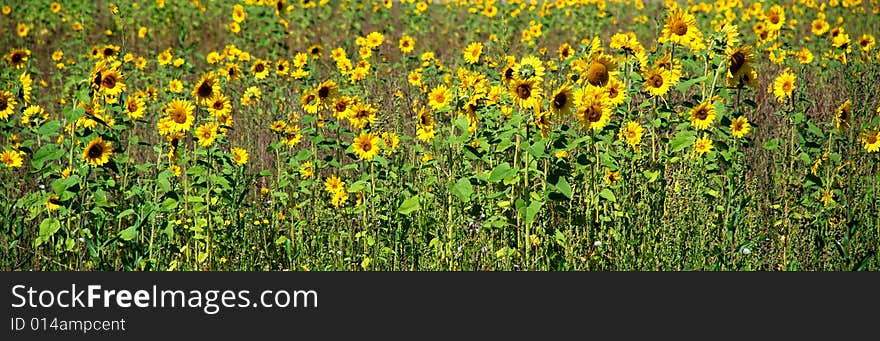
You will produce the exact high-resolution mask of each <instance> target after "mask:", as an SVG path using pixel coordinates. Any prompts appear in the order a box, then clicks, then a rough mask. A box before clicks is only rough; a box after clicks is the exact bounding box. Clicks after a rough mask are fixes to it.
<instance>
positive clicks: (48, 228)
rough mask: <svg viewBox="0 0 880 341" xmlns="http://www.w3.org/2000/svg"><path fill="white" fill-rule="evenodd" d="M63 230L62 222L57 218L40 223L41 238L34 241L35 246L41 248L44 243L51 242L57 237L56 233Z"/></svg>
mask: <svg viewBox="0 0 880 341" xmlns="http://www.w3.org/2000/svg"><path fill="white" fill-rule="evenodd" d="M60 229H61V222H60V221H58V219H57V218H46V219H43V221H42V222H40V236H39V237H38V238H37V240H35V241H34V244H35V246H40V244H42V243H43V242H44V241H47V240H49V238H52V236H54V235H55V232H58V230H60Z"/></svg>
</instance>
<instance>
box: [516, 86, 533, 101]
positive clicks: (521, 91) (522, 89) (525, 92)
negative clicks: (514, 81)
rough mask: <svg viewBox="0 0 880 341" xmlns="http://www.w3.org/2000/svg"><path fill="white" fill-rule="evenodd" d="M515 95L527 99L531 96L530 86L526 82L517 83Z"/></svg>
mask: <svg viewBox="0 0 880 341" xmlns="http://www.w3.org/2000/svg"><path fill="white" fill-rule="evenodd" d="M516 95H517V96H519V98H522V99H527V98H529V97H531V96H532V87H531V86H529V85H528V84H520V85H517V86H516Z"/></svg>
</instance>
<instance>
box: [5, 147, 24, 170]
mask: <svg viewBox="0 0 880 341" xmlns="http://www.w3.org/2000/svg"><path fill="white" fill-rule="evenodd" d="M22 154H24V152H21V151H18V150H6V151H3V153H0V162H3V163H4V164H5V165H6V167H7V168H20V167H21V165H22V164H23V161H22V157H21V156H22Z"/></svg>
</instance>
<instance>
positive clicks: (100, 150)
mask: <svg viewBox="0 0 880 341" xmlns="http://www.w3.org/2000/svg"><path fill="white" fill-rule="evenodd" d="M103 154H104V146H102V145H101V144H100V143H96V144H93V145H92V146H91V147H89V152H88V155H89V158H90V159H97V158H99V157H101V155H103Z"/></svg>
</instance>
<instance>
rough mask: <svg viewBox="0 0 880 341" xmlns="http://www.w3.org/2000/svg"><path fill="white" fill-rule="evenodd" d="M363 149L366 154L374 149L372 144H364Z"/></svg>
mask: <svg viewBox="0 0 880 341" xmlns="http://www.w3.org/2000/svg"><path fill="white" fill-rule="evenodd" d="M363 149H364V151H365V152H368V151H370V150H371V149H373V144H372V143H370V142H367V143H364V144H363Z"/></svg>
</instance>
